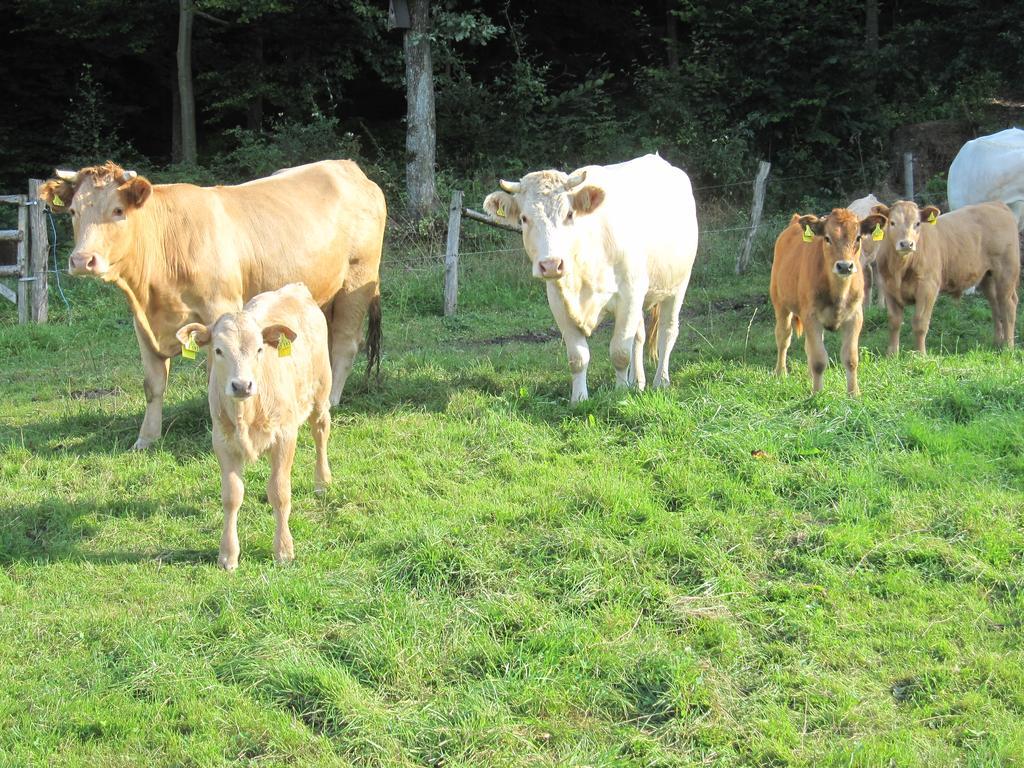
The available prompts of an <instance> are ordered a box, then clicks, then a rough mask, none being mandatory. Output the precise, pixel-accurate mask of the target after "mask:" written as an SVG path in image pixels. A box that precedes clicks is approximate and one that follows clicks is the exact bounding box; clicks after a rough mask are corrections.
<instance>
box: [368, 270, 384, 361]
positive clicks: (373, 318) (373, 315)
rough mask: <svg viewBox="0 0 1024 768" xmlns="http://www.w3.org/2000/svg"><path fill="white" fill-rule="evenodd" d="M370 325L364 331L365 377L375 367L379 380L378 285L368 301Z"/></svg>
mask: <svg viewBox="0 0 1024 768" xmlns="http://www.w3.org/2000/svg"><path fill="white" fill-rule="evenodd" d="M368 313H369V318H370V325H369V328H368V329H367V331H366V377H367V378H369V377H370V370H371V369H372V368H373V367H374V366H377V380H378V381H379V380H380V336H381V334H380V284H379V283H378V284H377V289H376V290H375V291H374V293H373V298H372V299H370V306H369V308H368Z"/></svg>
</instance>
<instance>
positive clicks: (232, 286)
mask: <svg viewBox="0 0 1024 768" xmlns="http://www.w3.org/2000/svg"><path fill="white" fill-rule="evenodd" d="M57 176H58V178H56V179H52V180H50V181H48V182H46V183H45V184H43V186H42V187H41V189H40V195H39V196H40V198H41V199H42V200H44V201H45V202H46V203H47V205H49V207H50V208H51V209H52V210H54V211H56V212H69V213H70V214H71V216H72V221H73V224H74V230H75V248H74V250H73V251H72V253H71V258H70V266H69V270H70V272H71V274H73V275H92V276H95V277H99V278H100V279H101V280H103V281H105V282H109V283H114V284H115V285H117V287H119V288H120V289H121V290H122V291H123V292H124V293H125V295H126V296H127V297H128V303H129V305H130V307H131V312H132V315H133V317H134V320H135V333H136V335H137V336H138V339H139V348H140V349H141V351H142V364H143V367H144V369H145V392H146V415H145V417H144V419H143V421H142V427H141V429H140V430H139V437H138V440H136V442H135V445H134V447H135V448H136V449H143V448H148V447H149V446H150V445H151V444H152V443H153V441H154V440H156V439H158V438H159V437H160V433H161V421H162V407H163V397H164V390H165V388H166V386H167V375H168V372H169V371H170V359H171V358H172V357H174V356H175V355H177V354H178V353H179V352H180V351H181V344H180V343H179V341H178V339H177V338H176V337H175V332H176V331H177V330H178V329H179V328H181V327H182V326H183V325H187V324H188V323H192V322H200V323H203V324H206V325H210V324H212V323H213V322H214V321H215V320H216V319H217V318H218V317H220V316H221V315H222V314H224V313H225V312H234V311H237V310H239V309H241V307H242V303H243V302H244V301H246V300H247V299H249V298H251V297H253V296H254V295H256V294H257V293H261V292H264V291H271V290H274V289H277V288H280V287H281V286H283V285H285V284H286V283H290V282H297V281H301V282H303V283H305V284H306V285H307V286H308V287H309V289H310V291H311V293H312V294H313V298H314V300H315V301H316V302H317V304H319V305H320V306H321V308H322V309H323V310H324V314H325V315H326V316H327V320H328V325H329V327H330V356H331V367H332V372H333V381H332V386H331V403H333V404H335V405H337V403H338V401H339V400H340V398H341V393H342V390H343V389H344V386H345V380H346V379H347V378H348V375H349V372H350V371H351V369H352V360H353V358H354V357H355V355H356V353H357V352H358V349H359V343H360V341H361V338H362V329H363V320H364V318H365V317H366V315H367V312H369V317H370V322H369V333H368V337H367V357H368V360H369V364H370V365H372V364H373V363H375V362H376V363H377V364H378V365H379V360H380V357H379V356H380V282H379V266H380V255H381V244H382V241H383V237H384V222H385V217H386V207H385V203H384V195H383V194H382V193H381V191H380V188H379V187H378V186H377V185H376V184H374V183H373V182H372V181H370V180H369V179H368V178H367V177H366V175H365V174H364V173H363V172H362V171H361V170H360V169H359V166H357V165H356V164H355V163H353V162H351V161H349V160H325V161H322V162H319V163H312V164H310V165H303V166H300V167H298V168H291V169H287V170H284V171H279V172H278V173H276V174H274V175H273V176H270V177H268V178H265V179H257V180H256V181H251V182H248V183H247V184H241V185H239V186H233V187H220V186H218V187H197V186H194V185H192V184H155V185H154V184H150V182H149V181H147V180H146V179H145V178H143V177H141V176H138V175H137V174H135V173H134V172H132V171H125V170H124V169H122V168H121V167H120V166H118V165H116V164H114V163H111V162H108V163H107V164H106V165H100V166H92V167H89V168H83V169H82V170H80V171H76V172H70V171H58V172H57Z"/></svg>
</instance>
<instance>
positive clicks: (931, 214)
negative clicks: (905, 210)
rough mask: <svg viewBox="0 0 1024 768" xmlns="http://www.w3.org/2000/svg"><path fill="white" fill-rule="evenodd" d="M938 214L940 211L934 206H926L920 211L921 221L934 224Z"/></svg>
mask: <svg viewBox="0 0 1024 768" xmlns="http://www.w3.org/2000/svg"><path fill="white" fill-rule="evenodd" d="M940 213H942V211H940V210H939V209H938V208H936V207H935V206H934V205H926V206H925V207H924V208H922V209H921V221H927V222H930V223H932V224H934V223H935V220H936V219H937V218H938V217H939V214H940Z"/></svg>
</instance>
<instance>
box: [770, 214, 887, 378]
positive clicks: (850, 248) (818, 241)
mask: <svg viewBox="0 0 1024 768" xmlns="http://www.w3.org/2000/svg"><path fill="white" fill-rule="evenodd" d="M885 221H886V220H885V217H884V216H882V215H880V214H871V215H870V216H868V217H867V218H865V219H863V220H859V219H858V218H857V216H856V215H855V214H854V213H852V212H851V211H849V210H847V209H846V208H836V209H834V210H833V211H832V212H831V213H830V214H828V215H827V216H825V217H824V218H821V217H818V216H814V215H809V216H801V215H799V214H796V213H795V214H793V218H792V219H790V222H789V226H787V227H786V228H785V229H784V230H782V233H781V234H780V235H779V237H778V239H777V240H776V241H775V259H774V261H773V262H772V281H771V291H770V293H771V299H772V305H773V306H774V307H775V343H776V345H777V347H778V352H779V355H778V361H777V362H776V364H775V373H776V374H777V375H779V376H785V375H786V373H787V371H786V352H787V351H788V350H789V342H790V339H791V337H792V331H793V327H794V326H795V327H796V333H797V336H799V335H800V334H801V333H802V332H803V333H806V336H805V341H804V347H805V349H806V350H807V365H808V368H809V369H810V373H811V386H812V390H813V391H814V392H818V391H820V390H821V385H822V374H823V373H824V372H825V366H826V365H827V364H828V353H827V352H826V351H825V329H826V328H828V329H829V330H830V331H835V330H838V329H842V332H843V348H842V352H841V358H842V361H843V365H844V366H846V390H847V392H849V393H850V395H852V396H856V395H859V394H860V388H859V386H858V385H857V362H858V360H857V357H858V355H857V342H858V340H859V339H860V328H861V325H862V324H863V322H864V311H863V307H862V302H863V299H864V273H863V271H862V269H861V267H860V263H861V261H860V259H861V246H862V242H863V240H864V238H866V237H870V236H871V231H872V230H873V229H874V228H875V226H879V225H880V226H884V225H885Z"/></svg>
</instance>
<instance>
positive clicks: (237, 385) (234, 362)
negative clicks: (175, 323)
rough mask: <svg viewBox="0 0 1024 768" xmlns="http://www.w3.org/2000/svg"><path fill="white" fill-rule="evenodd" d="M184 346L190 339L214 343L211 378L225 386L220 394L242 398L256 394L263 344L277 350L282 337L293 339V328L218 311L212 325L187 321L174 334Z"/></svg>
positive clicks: (203, 345) (191, 340)
mask: <svg viewBox="0 0 1024 768" xmlns="http://www.w3.org/2000/svg"><path fill="white" fill-rule="evenodd" d="M175 335H176V336H177V337H178V341H179V342H181V345H182V346H183V347H184V346H185V345H187V344H189V343H190V342H193V341H194V342H195V344H196V346H199V347H205V346H206V345H207V344H209V345H211V346H212V347H213V370H212V373H211V377H210V381H212V382H217V383H218V384H220V385H221V386H222V387H223V388H224V389H223V392H222V394H223V395H224V396H226V397H231V398H235V399H236V400H245V399H247V398H249V397H252V396H253V395H255V394H256V370H257V368H258V367H259V365H260V363H261V361H262V359H263V356H264V354H265V353H266V348H267V347H270V348H271V349H273V350H277V347H278V344H279V343H280V341H281V337H285V338H287V339H288V341H289V342H292V341H295V336H296V334H295V331H293V330H292V329H291V328H289V327H288V326H286V325H281V324H278V323H275V324H274V325H268V326H265V327H262V326H260V325H258V324H257V323H256V320H255V318H253V316H252V315H250V314H248V313H247V312H230V313H228V314H225V315H221V316H220V318H219V319H218V320H217V322H216V323H214V324H213V327H212V328H210V327H208V326H205V325H203V324H202V323H189V324H188V325H186V326H183V327H181V328H179V329H178V332H177V333H176V334H175Z"/></svg>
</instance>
